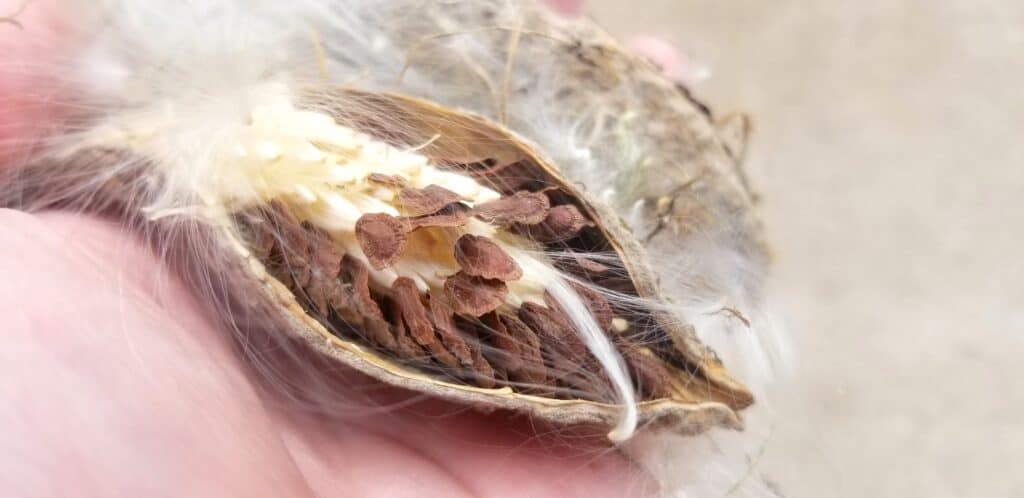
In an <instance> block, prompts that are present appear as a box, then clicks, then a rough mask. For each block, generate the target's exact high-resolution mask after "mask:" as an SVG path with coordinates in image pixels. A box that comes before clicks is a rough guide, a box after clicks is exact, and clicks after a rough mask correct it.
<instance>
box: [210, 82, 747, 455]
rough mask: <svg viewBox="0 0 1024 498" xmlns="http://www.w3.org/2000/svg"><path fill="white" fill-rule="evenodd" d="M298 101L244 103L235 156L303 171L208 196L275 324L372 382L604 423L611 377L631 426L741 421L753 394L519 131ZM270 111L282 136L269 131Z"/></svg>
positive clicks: (344, 96)
mask: <svg viewBox="0 0 1024 498" xmlns="http://www.w3.org/2000/svg"><path fill="white" fill-rule="evenodd" d="M304 104H305V106H307V107H308V109H315V111H313V110H298V109H294V108H289V107H279V108H276V109H268V110H267V111H266V113H265V115H261V114H256V115H255V116H254V118H253V120H252V122H251V123H250V124H249V126H250V127H251V128H252V131H251V134H250V136H251V137H253V140H254V142H253V143H254V144H257V145H255V146H254V147H249V148H247V147H246V146H245V145H242V146H241V149H242V150H239V151H238V159H237V160H239V161H245V162H247V163H248V164H249V166H247V168H248V170H249V171H257V170H263V171H264V172H265V171H267V170H269V168H273V170H274V171H276V172H277V174H284V173H281V172H283V171H288V170H303V171H305V175H304V176H302V177H303V178H306V179H307V180H306V181H305V182H304V183H303V182H298V183H283V182H279V183H278V184H276V185H272V186H268V187H267V188H266V189H264V190H261V191H258V192H256V193H254V195H248V196H245V197H236V198H227V199H224V198H222V199H221V200H222V201H225V204H224V205H225V206H226V211H225V212H226V214H227V215H228V216H230V218H231V219H232V220H233V221H234V222H236V223H237V224H238V226H239V227H240V231H237V232H236V231H234V230H225V231H224V232H223V236H224V237H226V238H228V239H229V245H231V246H232V247H235V248H236V249H237V251H238V252H239V254H240V255H241V256H244V257H246V258H248V260H249V266H248V268H249V271H250V272H251V274H252V277H253V278H255V279H258V280H259V281H260V282H261V283H262V290H263V291H264V292H265V293H266V296H265V297H266V299H268V300H270V301H271V302H273V303H274V304H275V306H276V307H277V308H278V310H279V312H280V313H281V314H283V315H284V316H286V317H287V321H288V323H289V324H290V327H289V328H290V330H287V331H284V332H287V333H292V334H296V335H298V336H300V337H302V338H304V339H305V340H307V341H309V342H310V343H312V344H313V345H315V347H316V348H317V349H318V350H320V351H322V352H323V353H325V354H327V355H329V356H330V357H332V358H335V359H337V360H338V361H340V362H342V363H344V364H346V365H349V366H351V367H354V368H356V369H358V370H360V371H362V372H364V373H367V374H369V375H371V376H373V377H375V378H377V379H380V380H382V381H384V382H387V383H389V384H392V385H396V386H400V387H404V388H408V389H413V390H416V391H420V392H425V393H429V394H432V395H435V396H438V397H441V398H444V399H449V400H453V401H457V402H462V403H468V404H471V405H473V406H477V407H482V408H488V409H491V408H506V409H512V410H517V411H521V412H526V413H529V414H531V415H533V416H535V417H538V418H541V419H545V420H548V421H550V422H554V423H557V424H574V425H584V424H585V425H592V426H598V427H607V428H611V427H612V426H615V425H616V424H619V423H621V417H622V412H623V407H621V406H619V405H618V404H617V402H618V401H619V400H617V399H616V397H615V387H616V386H615V385H614V384H615V381H616V380H619V381H620V382H622V381H623V380H624V381H625V382H629V383H630V385H629V389H631V390H635V392H636V393H637V396H638V397H639V399H637V400H636V401H637V402H638V403H637V405H636V406H637V409H638V417H639V420H638V422H639V423H641V424H652V425H655V426H659V427H671V428H674V429H676V430H679V431H684V432H699V431H703V430H705V429H707V428H709V427H712V426H716V425H721V426H726V427H732V428H738V427H739V426H740V421H739V418H738V416H737V414H736V412H737V411H738V410H740V409H742V408H745V407H746V406H748V405H749V404H751V403H752V401H753V399H752V396H751V395H750V394H749V393H748V392H747V390H746V389H745V388H744V387H743V386H742V385H740V384H739V383H738V382H736V381H735V380H733V379H732V378H731V377H730V376H729V374H728V373H727V372H726V371H725V369H724V368H723V366H722V365H721V363H720V361H719V360H718V358H717V357H716V356H715V355H714V354H713V353H712V352H711V351H710V350H708V349H707V348H705V347H704V346H702V345H701V344H700V342H699V341H698V340H697V338H696V337H695V336H694V332H693V330H692V327H690V326H688V325H687V324H686V323H685V322H684V321H683V320H682V319H681V318H680V317H677V316H672V315H670V314H668V313H666V312H665V311H663V310H662V309H661V307H660V306H659V302H660V294H659V290H658V286H657V284H656V281H655V278H654V276H653V274H652V272H651V270H650V269H649V267H648V264H647V262H646V261H645V258H644V254H643V250H642V249H641V247H640V245H639V244H638V243H637V241H636V240H635V239H634V237H633V236H632V234H631V233H630V232H629V230H627V229H626V228H624V227H623V225H622V223H621V221H620V220H619V218H618V216H617V215H616V214H615V213H614V212H612V211H611V210H610V209H609V208H607V207H606V206H604V205H602V204H601V203H599V202H596V201H594V200H593V199H591V198H590V197H589V196H588V195H587V194H586V193H585V192H582V191H580V190H579V189H578V188H577V187H575V186H574V185H573V184H572V183H570V182H568V181H567V180H566V179H565V178H564V177H563V176H562V175H561V174H560V173H559V172H558V170H557V169H556V168H555V167H554V166H552V165H551V164H550V163H549V162H548V161H546V160H545V159H544V158H543V157H542V156H541V155H540V154H539V153H538V152H537V151H536V150H535V148H534V147H532V146H531V145H530V144H528V143H527V142H525V141H524V140H523V139H521V138H519V137H517V136H515V135H514V134H512V133H511V132H509V131H507V130H505V129H503V128H502V127H500V126H498V125H497V124H495V123H493V122H490V121H488V120H486V119H484V118H481V117H478V116H474V115H470V114H466V113H462V112H458V111H455V110H453V109H449V108H445V107H442V106H438V105H435V104H432V103H429V102H426V101H423V100H419V99H414V98H410V97H403V96H398V95H386V94H371V93H366V92H356V91H352V90H344V89H321V90H316V91H311V92H309V93H308V95H307V97H306V101H305V102H304ZM327 116H330V119H327ZM394 122H401V123H403V126H402V128H401V130H395V129H393V128H389V127H388V126H387V124H388V123H394ZM271 126H283V127H289V126H292V127H293V130H295V133H293V134H291V135H290V136H289V137H288V139H287V140H281V141H278V142H273V141H271V138H270V137H271V136H272V135H270V134H267V135H263V134H261V130H262V129H264V127H271ZM268 129H269V128H268ZM396 131H400V133H396ZM261 150H262V152H261ZM261 154H262V155H261ZM259 174H261V175H262V174H264V173H259ZM252 183H253V184H260V182H252ZM266 183H267V182H264V184H266ZM270 183H272V182H270ZM222 225H223V226H232V225H231V224H222ZM239 236H240V238H241V240H237V237H239ZM574 308H579V309H581V310H584V311H583V312H582V313H581V312H580V311H575V312H574V311H573V309H574ZM581 315H582V316H583V318H581ZM588 320H590V321H589V322H588ZM585 328H589V329H590V330H582V329H585ZM588 333H590V334H598V335H600V337H588V336H587V334H588ZM602 344H605V345H607V346H610V347H611V348H613V349H614V350H616V351H617V353H616V352H602V351H601V349H600V346H601V345H602ZM602 354H603V355H605V356H606V357H608V358H619V357H621V358H622V360H624V364H625V372H628V374H627V377H626V378H625V379H615V378H614V377H611V378H610V377H609V374H608V373H606V372H610V371H612V370H614V366H611V367H610V366H609V365H607V364H602V361H601V359H600V358H599V357H600V356H601V355H602ZM620 355H621V356H620ZM605 361H607V360H606V359H605ZM625 430H626V433H625V434H624V435H619V436H614V435H613V436H612V437H613V438H616V437H619V438H621V437H627V436H628V434H629V433H630V432H631V431H632V427H630V428H628V429H625Z"/></svg>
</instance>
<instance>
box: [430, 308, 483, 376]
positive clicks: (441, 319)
mask: <svg viewBox="0 0 1024 498" xmlns="http://www.w3.org/2000/svg"><path fill="white" fill-rule="evenodd" d="M429 300H430V320H431V321H432V322H433V323H434V330H435V331H436V332H437V335H438V337H440V338H441V342H442V343H443V344H444V347H445V348H446V349H447V350H448V351H450V352H451V353H452V354H453V355H454V356H455V358H457V359H458V360H459V363H461V364H462V365H463V366H467V367H471V366H473V353H472V351H470V348H469V346H468V345H467V344H466V341H465V340H464V339H463V338H462V335H461V334H460V332H459V330H458V328H456V326H455V317H454V316H453V315H452V310H451V309H450V308H448V306H446V305H445V304H444V303H442V302H441V300H440V299H439V298H437V297H436V296H430V299H429Z"/></svg>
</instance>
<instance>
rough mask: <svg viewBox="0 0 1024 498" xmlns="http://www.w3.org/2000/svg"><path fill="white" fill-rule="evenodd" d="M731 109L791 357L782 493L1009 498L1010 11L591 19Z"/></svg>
mask: <svg viewBox="0 0 1024 498" xmlns="http://www.w3.org/2000/svg"><path fill="white" fill-rule="evenodd" d="M589 10H590V13H591V14H592V15H593V16H594V17H596V18H597V19H598V20H599V21H600V22H602V23H603V24H605V25H606V26H607V27H609V28H610V29H611V30H612V31H613V32H615V33H617V34H619V35H622V36H627V35H631V34H635V33H641V32H642V33H651V34H657V35H663V36H665V37H667V38H669V39H671V40H673V41H675V42H676V43H678V44H679V45H680V46H682V47H684V48H685V49H687V50H688V52H689V53H690V54H691V55H692V56H693V57H694V58H696V59H698V60H700V61H702V62H703V63H705V64H706V65H707V66H709V67H710V68H711V70H712V76H711V78H710V79H708V80H706V81H704V82H703V83H701V84H700V85H698V86H697V87H696V90H697V94H698V95H700V96H702V97H704V98H705V99H706V100H707V101H708V102H709V103H710V104H711V105H712V107H713V108H715V109H717V110H719V111H728V110H737V109H741V110H746V111H748V112H749V113H750V114H751V115H752V116H753V117H754V119H755V123H756V128H757V129H756V135H755V137H754V142H753V150H752V155H751V160H750V163H749V170H750V174H751V175H752V177H753V180H754V183H755V185H756V186H757V187H758V188H759V190H760V192H761V194H762V195H763V199H764V200H763V215H764V219H765V221H766V224H767V227H768V230H769V235H770V237H771V239H772V240H773V241H774V245H775V248H776V249H777V253H778V258H779V259H778V264H777V267H776V271H777V284H778V287H779V292H778V297H779V300H780V301H781V311H782V313H783V314H784V315H785V317H786V318H787V319H788V322H789V324H790V326H791V332H792V335H793V340H794V343H795V349H796V351H797V353H798V365H797V367H798V372H797V375H796V376H795V378H794V379H793V380H791V381H790V391H791V392H788V393H786V394H784V395H783V402H784V406H785V411H786V414H787V416H786V418H785V420H783V421H782V422H781V423H780V425H779V427H778V429H777V431H776V432H775V436H774V438H773V439H774V440H773V441H772V443H771V444H770V446H769V447H768V450H767V453H766V454H765V457H764V459H763V461H762V463H761V467H762V469H763V470H764V471H765V472H766V473H768V474H770V475H772V476H773V478H774V479H776V480H777V481H779V482H780V483H781V484H782V487H783V489H784V490H785V491H786V493H787V496H791V497H804V498H818V497H868V496H870V497H901V498H902V497H929V498H943V497H967V496H971V497H987V498H998V497H1019V496H1024V471H1022V469H1024V417H1022V416H1021V414H1020V411H1021V410H1022V409H1024V366H1021V365H1022V362H1024V360H1022V358H1021V357H1022V355H1024V263H1022V261H1021V257H1020V256H1021V254H1022V250H1021V243H1022V242H1024V90H1022V87H1024V3H1022V2H1019V1H1013V0H1005V1H998V0H985V1H980V0H946V1H942V2H934V1H924V0H919V1H913V0H868V1H863V2H844V1H840V0H831V1H821V2H805V1H794V0H777V1H771V2H765V1H758V0H733V1H730V2H721V1H717V0H631V1H625V0H594V1H593V2H591V5H590V9H589Z"/></svg>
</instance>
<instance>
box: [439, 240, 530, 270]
mask: <svg viewBox="0 0 1024 498" xmlns="http://www.w3.org/2000/svg"><path fill="white" fill-rule="evenodd" d="M455 261H456V262H457V263H458V264H459V268H461V269H462V271H463V272H465V273H466V274H467V275H472V276H474V277H482V278H490V279H496V280H501V281H502V282H508V281H510V280H518V279H520V278H522V276H523V270H522V268H520V267H519V264H517V263H516V262H515V260H513V259H512V258H511V257H510V256H509V255H508V254H506V253H505V251H504V250H503V249H502V248H501V247H500V246H499V245H498V244H496V243H495V242H494V241H492V240H490V239H488V238H487V237H481V236H479V235H472V234H466V235H463V236H462V237H459V240H458V241H457V242H456V243H455Z"/></svg>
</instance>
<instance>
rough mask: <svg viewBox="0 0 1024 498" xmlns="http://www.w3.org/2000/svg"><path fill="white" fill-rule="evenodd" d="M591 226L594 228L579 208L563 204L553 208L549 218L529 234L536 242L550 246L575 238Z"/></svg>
mask: <svg viewBox="0 0 1024 498" xmlns="http://www.w3.org/2000/svg"><path fill="white" fill-rule="evenodd" d="M590 226H594V223H593V222H592V221H590V220H588V219H586V218H585V217H584V216H583V213H581V212H580V210H579V208H577V207H576V206H574V205H572V204H562V205H561V206H555V207H553V208H551V209H550V210H549V211H548V216H547V218H544V221H543V222H541V223H540V224H539V225H537V226H536V227H530V229H529V233H530V237H531V238H533V239H534V240H536V241H538V242H542V243H545V244H550V243H554V242H565V241H567V240H569V239H572V238H575V237H576V236H577V235H579V233H580V230H583V228H584V227H590Z"/></svg>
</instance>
